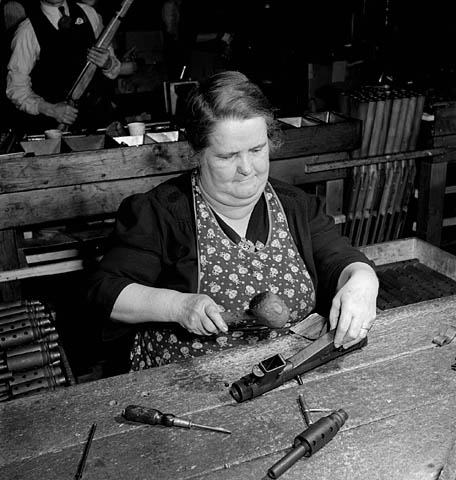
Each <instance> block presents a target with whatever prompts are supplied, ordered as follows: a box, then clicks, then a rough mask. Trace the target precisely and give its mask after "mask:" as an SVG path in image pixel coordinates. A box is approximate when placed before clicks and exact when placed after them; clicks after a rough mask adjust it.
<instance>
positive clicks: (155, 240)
mask: <svg viewBox="0 0 456 480" xmlns="http://www.w3.org/2000/svg"><path fill="white" fill-rule="evenodd" d="M269 181H270V183H271V185H272V186H273V188H274V189H275V191H276V193H277V195H278V197H279V199H280V201H281V203H282V206H283V209H284V211H285V214H286V217H287V221H288V224H289V227H290V232H291V234H292V236H293V239H294V241H295V243H296V246H297V248H298V250H299V253H300V254H301V257H302V258H303V260H304V263H305V264H306V266H307V269H308V271H309V274H310V276H311V278H312V281H313V283H314V286H315V289H316V292H317V310H318V311H319V312H320V313H322V314H326V315H327V313H328V311H329V308H330V306H331V301H332V298H333V296H334V295H335V292H336V286H337V281H338V279H339V275H340V273H341V272H342V270H343V269H344V268H345V267H346V266H347V265H349V264H350V263H353V262H364V263H368V264H369V265H371V266H374V265H373V263H372V262H370V261H369V260H368V259H367V258H366V257H365V256H364V254H362V253H361V252H360V251H359V250H357V249H356V248H354V247H353V246H351V244H350V243H349V240H348V239H347V238H346V237H341V236H340V235H339V234H338V232H337V231H336V229H335V227H334V220H333V218H332V217H330V216H328V215H326V214H325V213H324V204H323V202H322V200H321V199H320V198H319V197H317V196H314V195H309V194H307V193H305V192H304V191H303V190H301V189H299V188H297V187H294V186H292V185H289V184H287V183H284V182H281V181H278V180H274V179H272V178H270V179H269ZM265 209H266V207H265V202H264V200H263V201H261V202H259V203H258V204H257V206H256V207H255V210H254V212H253V214H252V216H251V219H250V223H249V227H248V230H247V238H248V239H249V240H252V242H253V243H255V242H256V240H258V239H259V240H261V239H264V238H265V235H266V236H267V231H268V222H267V215H266V214H265V212H266V210H265ZM265 219H266V220H265ZM220 222H221V226H222V228H223V229H224V230H225V232H226V233H227V234H228V235H230V236H232V237H235V236H236V234H235V233H234V232H232V231H231V232H230V229H229V227H228V226H227V225H225V224H224V223H223V222H222V221H221V220H220ZM111 240H112V246H111V248H110V249H109V250H108V251H107V253H106V254H105V255H104V257H103V259H102V261H101V262H100V265H99V267H98V270H97V271H96V272H95V273H94V274H93V275H92V277H91V279H90V281H89V290H88V298H89V302H90V303H91V304H92V305H95V306H96V307H97V308H98V309H99V310H100V312H101V314H102V315H103V317H104V318H105V319H108V318H109V316H110V314H111V311H112V308H113V305H114V302H115V301H116V299H117V297H118V295H119V294H120V292H121V291H122V290H123V289H124V288H125V287H126V286H127V285H129V284H131V283H140V284H142V285H146V286H154V287H160V288H170V289H174V290H178V291H181V292H189V293H190V292H194V293H196V291H197V285H198V278H197V275H198V268H197V246H196V226H195V215H194V211H193V196H192V190H191V181H190V174H189V173H185V174H183V175H181V176H179V177H175V178H172V179H170V180H168V181H166V182H164V183H162V184H160V185H158V186H157V187H155V188H154V189H152V190H150V191H149V192H147V193H143V194H135V195H132V196H130V197H128V198H126V199H125V200H124V201H123V202H122V203H121V205H120V207H119V210H118V213H117V221H116V227H115V230H114V232H113V236H112V239H111ZM105 333H107V332H105ZM107 336H108V337H109V336H111V335H110V334H108V333H107Z"/></svg>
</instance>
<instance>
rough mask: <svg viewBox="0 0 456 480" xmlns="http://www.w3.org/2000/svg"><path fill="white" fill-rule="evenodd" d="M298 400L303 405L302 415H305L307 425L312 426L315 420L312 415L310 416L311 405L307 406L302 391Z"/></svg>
mask: <svg viewBox="0 0 456 480" xmlns="http://www.w3.org/2000/svg"><path fill="white" fill-rule="evenodd" d="M298 402H299V406H300V407H301V413H302V416H303V417H304V420H305V422H306V425H307V426H308V427H310V426H311V425H312V423H313V421H312V417H311V416H310V410H309V407H308V406H307V403H306V401H305V400H304V395H303V394H302V393H300V394H299V397H298Z"/></svg>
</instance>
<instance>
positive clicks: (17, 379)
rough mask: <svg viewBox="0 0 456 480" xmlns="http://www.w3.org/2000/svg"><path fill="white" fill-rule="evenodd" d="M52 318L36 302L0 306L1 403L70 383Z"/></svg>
mask: <svg viewBox="0 0 456 480" xmlns="http://www.w3.org/2000/svg"><path fill="white" fill-rule="evenodd" d="M71 379H72V375H71V373H70V370H69V367H68V363H67V361H66V359H65V354H64V352H63V349H62V348H61V347H60V344H59V336H58V333H57V331H56V329H55V326H54V324H53V320H52V317H51V314H50V313H48V312H46V310H45V307H44V305H43V304H41V303H40V302H38V301H33V300H32V301H17V302H9V303H3V304H0V401H6V400H10V399H13V398H16V397H21V396H25V395H30V394H32V393H36V392H38V391H42V390H49V389H51V390H54V389H56V388H57V387H60V386H65V385H68V384H69V383H72V382H71Z"/></svg>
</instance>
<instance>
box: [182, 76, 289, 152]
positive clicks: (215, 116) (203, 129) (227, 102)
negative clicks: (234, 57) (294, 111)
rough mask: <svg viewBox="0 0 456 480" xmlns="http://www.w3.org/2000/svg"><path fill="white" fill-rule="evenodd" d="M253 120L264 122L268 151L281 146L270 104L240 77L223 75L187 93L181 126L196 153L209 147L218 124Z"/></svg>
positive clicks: (259, 92)
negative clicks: (256, 118)
mask: <svg viewBox="0 0 456 480" xmlns="http://www.w3.org/2000/svg"><path fill="white" fill-rule="evenodd" d="M255 117H263V118H264V119H265V121H266V127H267V134H268V139H269V147H270V150H271V151H273V150H274V149H276V148H278V147H279V146H280V145H281V144H282V136H281V129H280V127H279V125H278V123H277V121H276V119H275V112H274V109H273V108H272V106H271V104H270V102H269V100H268V99H267V98H266V96H265V95H264V93H263V92H262V91H261V89H260V88H259V87H258V85H256V84H255V83H253V82H252V81H250V80H249V79H248V78H247V77H246V76H245V75H244V74H243V73H241V72H237V71H223V72H219V73H216V74H215V75H212V76H211V77H209V78H207V79H206V80H203V81H201V82H200V83H199V84H198V86H196V87H194V88H193V89H192V90H191V91H190V93H189V95H188V97H187V101H186V108H185V113H184V116H183V125H184V127H185V134H186V137H187V140H188V142H189V144H190V146H191V147H192V149H193V150H194V152H195V153H199V152H201V151H203V150H204V149H206V148H207V147H208V146H209V137H210V135H211V134H212V132H213V131H214V129H215V126H216V124H217V122H219V121H221V120H228V119H234V120H248V119H251V118H255Z"/></svg>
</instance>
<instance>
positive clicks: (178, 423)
mask: <svg viewBox="0 0 456 480" xmlns="http://www.w3.org/2000/svg"><path fill="white" fill-rule="evenodd" d="M122 415H123V417H124V418H126V419H127V420H130V421H132V422H139V423H148V424H149V425H164V426H165V427H181V428H200V429H201V430H211V431H213V432H221V433H228V434H230V433H231V432H230V431H229V430H226V429H225V428H221V427H210V426H209V425H199V424H198V423H193V422H192V421H191V420H185V419H184V418H179V417H176V415H173V414H172V413H162V412H160V411H159V410H157V409H155V408H147V407H141V406H140V405H128V407H127V408H125V410H124V411H123V412H122Z"/></svg>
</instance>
